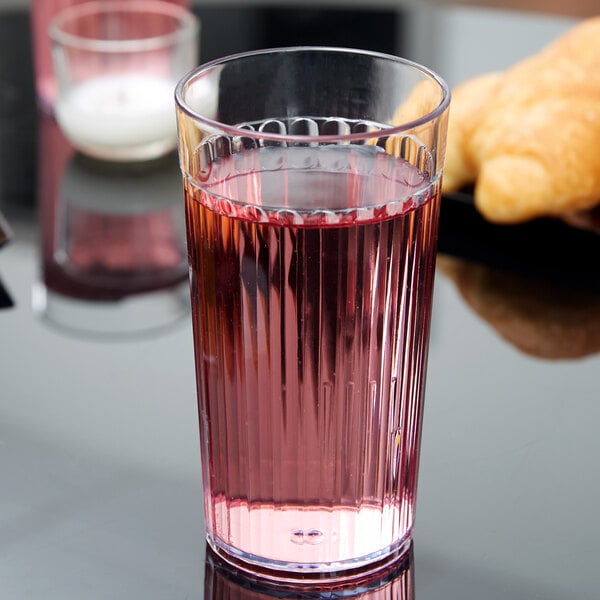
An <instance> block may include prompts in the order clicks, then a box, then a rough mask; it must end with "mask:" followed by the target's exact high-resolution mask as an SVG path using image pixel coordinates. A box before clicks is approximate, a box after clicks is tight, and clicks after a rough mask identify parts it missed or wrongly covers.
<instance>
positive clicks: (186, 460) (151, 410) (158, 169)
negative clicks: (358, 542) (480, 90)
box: [0, 9, 600, 600]
mask: <svg viewBox="0 0 600 600" xmlns="http://www.w3.org/2000/svg"><path fill="white" fill-rule="evenodd" d="M231 10H232V12H231V13H227V12H224V13H222V14H221V15H220V17H219V22H225V23H226V22H227V19H228V18H229V17H231V18H232V19H236V18H238V17H237V16H236V14H235V12H234V10H233V9H231ZM211 14H212V13H211ZM211 14H207V15H206V16H207V20H210V18H212V17H211ZM213 16H214V15H213ZM511 18H512V17H511ZM528 18H530V19H531V18H532V17H528ZM491 22H493V19H491V20H490V26H491ZM26 23H27V16H26V15H25V14H21V13H20V12H19V11H9V12H6V13H3V12H0V31H1V32H2V34H3V35H2V38H1V39H3V41H1V42H0V45H1V46H2V50H1V51H0V55H1V56H2V58H0V69H1V70H0V193H1V196H0V210H1V211H2V213H3V214H4V216H5V217H6V220H7V221H8V223H9V225H10V230H11V234H12V235H11V239H10V240H9V241H8V242H7V243H5V244H4V245H2V247H1V248H0V281H1V282H2V287H3V293H2V294H0V304H2V305H3V306H4V307H3V308H2V309H0V590H1V596H2V597H6V598H14V599H16V600H38V599H42V598H43V599H44V600H55V599H56V600H58V599H61V600H71V599H76V598H77V599H83V598H84V599H86V600H95V599H100V598H102V599H119V600H120V599H128V600H133V599H136V600H137V599H144V600H153V599H167V598H168V599H178V600H184V599H196V598H215V599H216V598H228V597H232V598H239V599H241V600H250V599H254V598H262V597H269V594H271V595H272V596H273V597H277V596H279V597H285V594H284V592H282V591H278V590H271V591H270V592H269V594H267V593H266V592H265V595H264V596H261V595H260V594H259V593H258V592H256V591H255V590H254V591H253V590H252V586H250V585H249V584H247V583H244V582H243V581H240V580H239V579H238V578H236V576H235V575H234V574H231V573H227V572H226V571H223V570H221V569H220V568H215V566H214V565H213V564H212V563H211V561H210V560H208V559H207V556H208V555H207V552H206V548H205V542H204V531H203V515H202V484H201V477H200V462H199V441H198V431H197V410H196V399H195V383H194V372H193V355H192V336H191V320H190V315H189V304H188V297H187V280H186V277H187V275H186V267H185V263H184V262H182V259H185V254H184V253H185V249H184V247H183V244H184V243H185V241H184V238H183V233H182V231H183V230H182V229H181V219H182V218H183V214H182V212H183V211H182V200H181V186H180V183H179V173H178V167H177V161H176V157H175V156H174V155H171V156H169V157H166V158H165V159H164V160H161V161H158V162H156V163H153V164H151V165H144V166H140V165H137V166H132V167H131V168H130V169H127V168H124V167H123V166H115V165H107V164H103V163H97V162H94V161H90V160H87V159H85V158H83V157H81V156H78V155H76V154H74V152H73V151H72V149H71V148H70V147H69V145H68V144H67V142H66V141H65V140H64V138H63V137H62V134H61V133H60V131H59V130H58V128H57V126H56V124H55V122H54V121H53V120H52V118H51V117H47V116H42V115H40V114H38V113H37V112H36V109H35V100H34V94H33V86H32V74H31V72H30V68H31V67H30V63H28V57H29V53H28V52H29V51H28V44H29V40H28V38H27V27H26ZM559 25H561V24H559ZM482 35H483V34H482ZM217 37H218V35H217V33H216V32H214V31H213V32H212V33H211V34H209V35H208V39H216V38H217ZM349 45H350V44H349ZM7 47H10V49H11V52H7V50H6V48H7ZM233 49H236V48H233ZM239 49H244V48H239ZM203 52H204V53H205V57H206V58H208V56H209V55H210V54H211V52H212V53H215V52H217V50H215V49H214V48H211V47H206V45H204V46H203ZM447 58H448V57H446V59H447ZM440 60H441V59H440ZM479 60H480V61H481V57H479ZM433 66H435V65H433ZM490 67H491V68H493V67H495V65H490ZM466 70H467V71H468V68H467V69H466ZM442 75H444V73H442ZM0 239H1V238H0ZM111 244H112V245H111ZM439 247H440V257H439V263H438V271H437V278H436V295H435V303H434V316H433V324H432V334H431V346H430V359H429V374H428V385H427V395H426V410H425V422H424V438H423V447H422V458H421V470H420V484H419V499H418V506H417V524H416V530H415V536H414V550H413V555H412V557H411V558H412V560H411V562H409V563H408V564H405V565H400V567H401V568H399V570H398V571H397V572H395V573H392V574H391V575H389V579H390V580H389V581H386V582H385V583H383V584H382V588H381V589H382V590H383V591H381V593H380V595H378V596H373V597H377V598H378V599H381V600H383V598H386V599H387V598H390V599H391V598H402V599H403V600H405V599H408V598H410V599H414V598H416V599H417V600H442V599H443V600H459V599H460V600H464V599H486V600H496V599H498V600H501V599H502V600H517V599H519V600H521V599H522V600H533V599H543V600H559V599H562V598H565V599H567V598H568V599H570V600H592V599H596V598H598V597H599V595H600V541H599V540H600V519H599V518H598V506H599V505H600V475H599V457H600V436H599V435H598V424H599V423H600V391H599V386H598V381H599V373H600V270H599V268H598V266H597V264H596V263H597V262H598V258H599V257H600V252H599V251H600V236H598V234H594V233H591V232H589V231H586V230H583V229H580V228H575V227H572V226H569V225H567V224H565V223H563V222H558V221H552V222H550V221H548V222H547V221H542V222H537V223H530V224H527V225H523V226H519V227H513V228H502V227H495V226H491V225H489V224H487V223H485V222H484V221H483V220H482V219H481V218H479V217H478V216H477V214H476V212H475V211H474V209H473V206H472V204H471V201H470V198H469V196H468V194H464V195H456V196H453V197H448V198H446V199H445V200H444V205H443V211H442V221H441V232H440V246H439ZM98 265H100V268H98ZM98 269H99V270H98ZM128 269H129V271H128ZM116 271H118V272H119V273H121V275H118V276H116V277H115V276H114V274H115V272H116ZM123 273H129V274H130V275H126V276H123V275H122V274H123ZM131 273H133V275H131ZM394 578H395V579H394ZM394 581H395V582H396V583H395V584H394ZM328 597H335V596H333V595H331V594H330V595H329V596H328ZM369 597H370V596H369Z"/></svg>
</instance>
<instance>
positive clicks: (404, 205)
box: [176, 48, 449, 580]
mask: <svg viewBox="0 0 600 600" xmlns="http://www.w3.org/2000/svg"><path fill="white" fill-rule="evenodd" d="M211 90H212V95H213V96H212V97H211V96H210V93H209V92H210V91H211ZM214 96H217V97H216V98H215V97H214ZM176 97H177V102H178V119H179V135H180V144H179V150H180V158H181V166H182V170H183V173H184V188H185V197H186V216H187V228H188V253H189V259H190V274H191V295H192V296H191V297H192V311H193V329H194V341H195V358H196V374H197V380H198V381H197V385H198V396H199V406H200V425H201V438H202V460H203V470H204V471H203V472H204V486H205V511H206V512H205V516H206V526H207V533H208V540H209V543H211V545H212V547H213V548H214V549H215V551H216V552H218V553H221V554H222V556H223V557H224V558H225V559H226V560H229V561H231V562H234V563H235V564H239V565H240V567H242V568H247V569H249V570H258V571H261V572H262V571H263V570H265V571H267V570H268V572H267V573H265V576H267V577H273V578H276V579H277V578H281V579H284V580H287V579H293V578H295V577H300V578H306V577H308V578H311V577H312V578H315V579H321V580H322V579H323V577H330V578H337V577H340V578H343V577H350V576H356V574H357V573H361V574H362V573H363V572H364V570H375V569H380V568H382V567H383V565H385V564H387V563H388V562H390V561H392V560H394V559H395V558H396V557H397V556H399V555H400V554H402V553H403V552H404V551H405V550H406V548H407V546H408V544H409V543H410V538H411V532H412V527H413V518H414V509H415V497H416V496H415V494H416V482H417V470H418V457H419V447H420V431H421V415H422V410H423V397H424V390H425V371H426V361H427V347H428V339H429V323H430V315H431V301H432V287H433V274H434V263H435V252H436V236H437V222H438V211H439V200H440V179H441V170H442V164H443V152H444V150H443V149H444V139H445V131H446V117H447V108H448V103H449V92H448V90H447V88H446V86H445V84H444V83H443V82H442V81H441V80H440V79H439V78H438V77H437V76H436V75H434V74H433V73H431V72H430V71H428V70H427V69H425V68H423V67H420V66H418V65H415V64H414V63H409V62H406V61H403V60H401V59H399V58H395V57H391V56H385V55H379V54H372V53H368V52H359V51H352V50H341V49H337V50H336V49H315V48H296V49H294V48H287V49H281V50H267V51H261V52H257V53H249V54H244V55H237V56H234V57H230V58H225V59H223V60H221V61H215V62H213V63H209V64H208V65H205V66H204V67H201V68H200V69H198V70H196V71H195V72H193V73H190V74H189V75H188V76H187V77H186V78H185V79H184V80H183V81H182V82H180V84H179V86H178V88H177V92H176ZM209 100H210V101H209ZM215 106H216V107H217V112H216V115H217V117H216V119H215V117H214V115H213V113H212V112H211V113H210V115H207V113H206V110H207V107H210V108H211V111H212V110H213V109H214V107H215Z"/></svg>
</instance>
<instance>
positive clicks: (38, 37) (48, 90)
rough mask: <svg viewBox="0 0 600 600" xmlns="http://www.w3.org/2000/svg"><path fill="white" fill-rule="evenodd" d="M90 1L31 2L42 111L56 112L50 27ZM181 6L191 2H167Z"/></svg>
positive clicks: (32, 37) (52, 0) (37, 82)
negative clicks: (64, 13)
mask: <svg viewBox="0 0 600 600" xmlns="http://www.w3.org/2000/svg"><path fill="white" fill-rule="evenodd" d="M86 1H88V0H32V2H31V40H32V43H33V55H34V62H35V85H36V92H37V96H38V103H39V105H40V107H41V108H42V110H44V111H45V112H48V113H53V112H54V101H55V99H56V81H55V78H54V68H53V66H52V51H51V49H50V38H49V37H48V26H49V24H50V22H51V21H52V19H53V17H54V16H55V15H56V14H57V13H58V12H60V11H61V10H63V9H64V8H68V7H70V6H75V5H76V4H83V3H84V2H86ZM166 1H167V2H172V3H174V4H179V5H181V6H189V5H190V0H166Z"/></svg>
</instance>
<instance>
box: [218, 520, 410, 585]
mask: <svg viewBox="0 0 600 600" xmlns="http://www.w3.org/2000/svg"><path fill="white" fill-rule="evenodd" d="M206 538H207V541H208V544H209V546H210V548H211V549H212V551H213V552H214V553H215V554H216V555H217V556H218V557H219V558H221V559H222V560H223V561H225V562H226V563H227V564H229V565H231V566H233V567H235V568H237V569H239V570H240V571H243V572H244V573H245V574H246V575H251V576H253V577H256V578H257V579H260V580H266V581H270V582H274V583H292V584H293V583H302V584H305V583H313V584H322V583H328V582H329V583H330V582H346V581H347V582H350V581H354V580H356V579H360V578H363V577H367V576H371V575H373V574H375V573H377V572H379V571H382V570H384V569H386V567H389V566H390V565H392V564H393V563H395V562H396V561H398V560H400V559H401V558H402V557H403V556H405V555H406V554H407V552H408V551H409V549H410V548H411V546H412V538H411V532H410V531H409V532H408V533H407V534H406V536H405V537H404V538H402V539H401V540H399V541H398V542H397V543H396V544H394V545H393V546H389V547H387V548H384V549H383V550H381V551H379V552H376V553H373V554H369V555H367V556H361V557H358V558H353V559H349V560H344V561H339V562H331V563H316V564H315V563H291V562H284V561H274V560H270V559H265V558H262V557H259V556H255V555H252V554H247V553H245V552H241V551H239V550H237V549H236V548H233V547H231V546H228V545H227V544H225V543H223V542H222V541H221V540H219V539H217V538H215V537H213V536H211V535H210V534H207V536H206Z"/></svg>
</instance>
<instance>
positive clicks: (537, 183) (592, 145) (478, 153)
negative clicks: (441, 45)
mask: <svg viewBox="0 0 600 600" xmlns="http://www.w3.org/2000/svg"><path fill="white" fill-rule="evenodd" d="M470 184H474V196H475V206H476V207H477V209H478V210H479V211H480V212H481V213H482V214H483V216H484V217H485V218H487V219H488V220H490V221H493V222H497V223H518V222H522V221H526V220H529V219H532V218H535V217H539V216H560V215H563V214H565V213H567V212H573V211H579V210H587V209H590V208H592V207H593V206H595V205H596V204H598V203H600V16H599V17H594V18H591V19H588V20H586V21H582V22H581V23H580V24H578V25H576V26H575V27H573V28H572V29H571V30H569V31H568V32H567V33H566V34H564V35H563V36H561V37H559V38H558V39H557V40H555V41H554V42H553V43H552V44H550V45H549V46H547V47H546V48H545V49H543V50H542V51H540V52H539V53H537V54H536V55H533V56H531V57H530V58H528V59H526V60H523V61H522V62H520V63H517V64H515V65H514V66H513V67H511V68H509V69H507V70H506V71H503V72H500V73H488V74H485V75H481V76H478V77H475V78H473V79H471V80H468V81H466V82H465V83H463V84H461V85H459V86H457V87H456V88H455V89H454V90H453V99H452V106H451V109H450V120H449V125H448V143H447V150H446V166H445V171H444V181H443V189H444V191H445V192H452V191H456V190H458V189H459V188H461V187H463V186H465V185H470Z"/></svg>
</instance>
